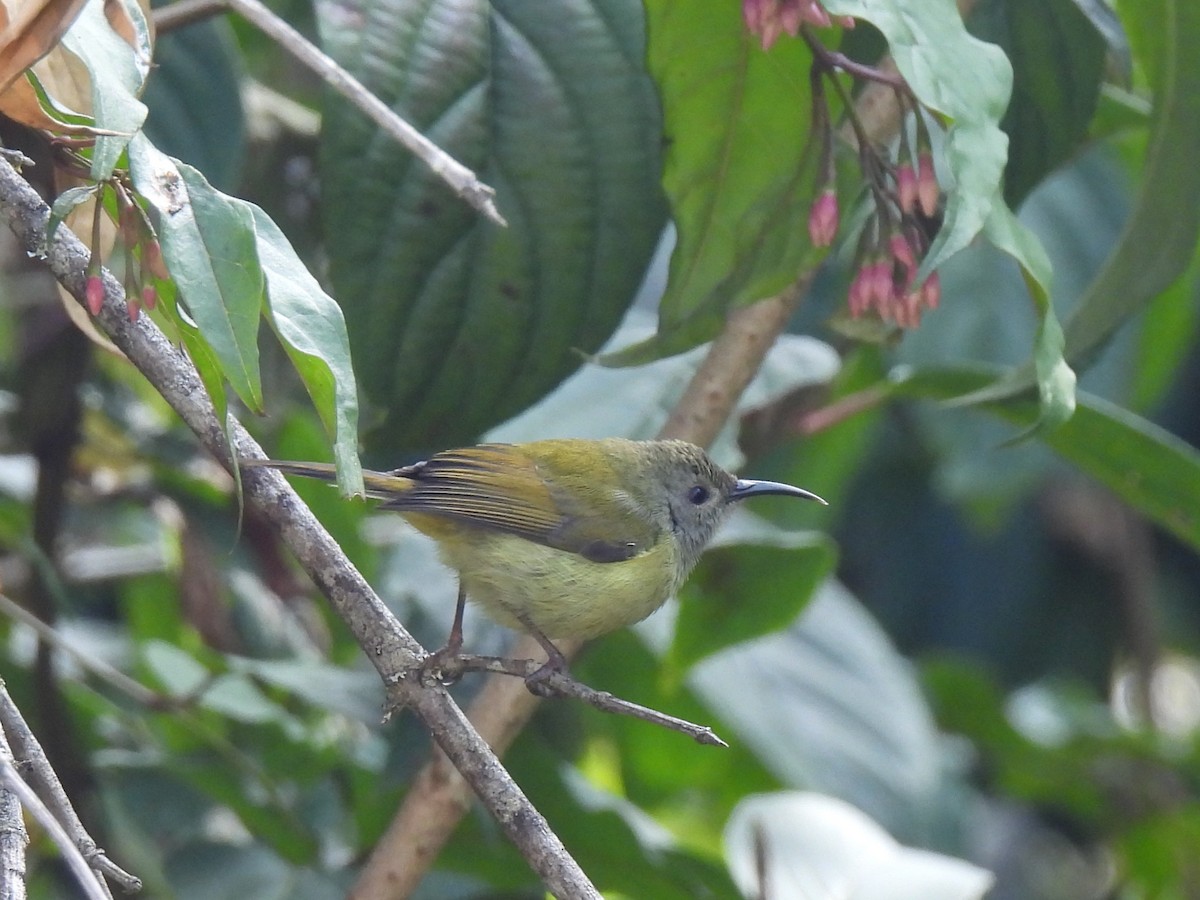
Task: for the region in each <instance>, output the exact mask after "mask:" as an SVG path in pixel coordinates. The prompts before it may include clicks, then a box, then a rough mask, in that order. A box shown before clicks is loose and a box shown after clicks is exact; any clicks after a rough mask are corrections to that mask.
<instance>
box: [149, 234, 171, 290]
mask: <svg viewBox="0 0 1200 900" xmlns="http://www.w3.org/2000/svg"><path fill="white" fill-rule="evenodd" d="M142 265H143V266H144V267H145V269H146V271H147V272H149V273H150V274H151V275H153V276H154V277H155V278H158V279H161V280H162V281H166V280H167V279H169V278H170V277H171V273H170V272H168V271H167V264H166V262H165V261H164V260H163V255H162V247H161V246H159V243H158V241H157V240H156V239H154V238H150V239H149V240H148V241H146V242H145V243H143V244H142Z"/></svg>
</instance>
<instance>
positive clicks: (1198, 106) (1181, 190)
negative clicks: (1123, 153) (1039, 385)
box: [970, 0, 1200, 402]
mask: <svg viewBox="0 0 1200 900" xmlns="http://www.w3.org/2000/svg"><path fill="white" fill-rule="evenodd" d="M1161 14H1162V24H1163V27H1162V29H1161V41H1162V43H1161V50H1162V55H1161V56H1160V57H1156V58H1155V60H1154V62H1155V63H1156V65H1155V67H1154V70H1153V71H1154V73H1155V74H1156V77H1154V78H1152V82H1153V83H1154V84H1155V96H1154V112H1153V116H1152V123H1151V139H1150V144H1149V147H1148V149H1147V154H1146V160H1145V164H1144V166H1143V167H1142V172H1141V176H1142V181H1141V187H1140V189H1139V192H1138V196H1137V200H1136V201H1135V205H1134V209H1133V213H1132V215H1131V216H1130V219H1129V221H1128V223H1127V224H1126V226H1125V231H1124V233H1123V234H1122V236H1121V239H1120V242H1119V243H1118V245H1117V247H1116V249H1115V250H1114V251H1113V253H1112V255H1111V256H1110V257H1109V260H1108V263H1107V264H1106V265H1105V267H1104V269H1103V270H1102V271H1101V272H1100V274H1099V275H1097V276H1096V279H1095V280H1094V281H1093V282H1092V284H1091V286H1090V287H1089V288H1088V290H1087V291H1086V292H1085V294H1084V296H1083V297H1082V298H1081V299H1080V301H1079V303H1078V304H1077V305H1076V307H1075V308H1074V309H1073V310H1072V312H1071V314H1070V316H1069V317H1068V318H1067V319H1066V322H1065V324H1064V326H1063V336H1064V341H1065V345H1064V355H1065V359H1066V360H1067V362H1068V363H1069V364H1071V365H1073V366H1075V367H1079V366H1086V365H1088V363H1090V362H1091V361H1092V359H1093V358H1094V356H1095V354H1097V353H1098V352H1099V351H1100V350H1101V349H1102V348H1103V347H1104V346H1105V345H1106V343H1107V342H1108V340H1109V339H1110V338H1111V337H1112V335H1113V333H1114V332H1115V331H1116V330H1117V329H1118V328H1119V327H1120V326H1121V325H1122V324H1123V323H1124V322H1125V321H1126V320H1128V318H1129V317H1130V316H1132V315H1133V314H1134V313H1136V312H1138V311H1140V310H1141V309H1143V308H1144V307H1145V306H1146V305H1147V304H1148V303H1149V302H1150V301H1151V300H1152V299H1153V298H1154V297H1155V296H1157V295H1158V294H1159V293H1161V292H1162V291H1164V290H1166V289H1167V288H1168V287H1169V286H1170V285H1171V284H1172V283H1174V282H1175V281H1176V279H1178V278H1179V276H1180V275H1181V274H1182V273H1183V271H1184V270H1185V269H1186V268H1187V266H1188V265H1189V264H1190V263H1191V260H1192V258H1193V255H1194V253H1195V250H1196V246H1197V243H1198V239H1200V168H1198V167H1197V166H1195V165H1194V159H1193V157H1194V154H1193V153H1192V149H1193V148H1194V147H1196V146H1200V69H1198V68H1197V67H1196V66H1195V65H1194V64H1193V63H1192V58H1191V48H1192V47H1194V46H1195V45H1196V42H1197V41H1200V5H1197V4H1194V3H1190V2H1187V0H1162V4H1161ZM1040 374H1041V372H1040V367H1039V369H1037V370H1035V368H1034V366H1033V364H1032V363H1031V364H1030V365H1027V366H1024V367H1022V368H1019V369H1017V370H1016V371H1014V372H1013V373H1010V374H1009V375H1008V376H1007V377H1005V378H1003V379H1002V380H1000V381H999V382H997V383H996V384H995V385H992V386H989V387H988V388H986V389H984V390H981V391H978V392H976V393H975V394H974V395H972V397H971V398H970V399H971V401H973V402H994V401H997V400H1001V399H1004V398H1009V397H1014V396H1017V395H1019V394H1021V393H1023V392H1025V391H1027V390H1029V388H1031V387H1032V386H1033V385H1034V383H1035V382H1036V381H1037V380H1038V378H1039V377H1040Z"/></svg>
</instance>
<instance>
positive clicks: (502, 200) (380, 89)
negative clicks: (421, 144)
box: [322, 0, 665, 459]
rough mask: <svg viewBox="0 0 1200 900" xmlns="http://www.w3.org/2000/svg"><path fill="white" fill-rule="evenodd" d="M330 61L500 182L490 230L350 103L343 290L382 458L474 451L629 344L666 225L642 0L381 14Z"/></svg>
mask: <svg viewBox="0 0 1200 900" xmlns="http://www.w3.org/2000/svg"><path fill="white" fill-rule="evenodd" d="M322 32H323V35H324V37H325V40H326V43H327V46H328V47H329V49H330V52H331V53H332V54H333V55H334V56H335V57H336V58H337V59H338V60H339V61H341V62H342V63H343V64H344V65H347V66H348V67H349V68H350V69H351V70H352V71H353V72H354V73H355V74H356V75H357V76H359V77H360V78H361V79H362V80H363V81H364V82H365V83H366V85H367V86H368V87H369V88H371V89H372V90H373V91H375V92H376V93H377V94H378V95H380V96H381V97H383V98H384V100H385V102H388V103H389V104H390V105H392V106H393V107H394V108H395V109H396V110H397V111H398V112H400V113H401V114H402V115H404V116H405V117H406V118H407V119H408V120H409V121H411V122H412V123H413V124H414V125H416V126H417V127H418V128H420V129H421V130H422V131H423V132H425V133H426V134H428V135H429V137H430V138H431V139H432V140H434V141H436V142H437V143H438V144H439V145H440V146H441V147H443V148H445V149H446V150H447V151H448V152H450V153H451V154H453V155H454V156H455V157H456V158H458V159H460V160H461V161H462V162H464V163H465V164H467V165H469V166H471V167H472V168H474V169H475V170H476V171H477V172H478V173H479V174H480V176H481V177H482V178H483V179H484V180H485V181H486V182H488V183H490V184H491V185H493V186H494V187H495V188H496V190H497V192H498V196H497V203H498V206H499V208H500V210H501V212H502V213H503V214H504V215H505V216H506V217H507V218H508V220H509V223H510V225H509V227H508V228H506V229H498V228H497V227H496V226H494V225H493V224H491V223H488V222H486V221H483V220H481V219H480V218H479V217H478V216H477V214H476V213H475V212H473V211H472V210H471V209H470V208H468V207H467V206H466V205H465V204H463V203H462V201H461V200H459V199H458V198H456V197H454V196H452V195H451V194H450V192H449V191H448V190H447V188H446V187H445V186H444V185H443V184H442V183H441V181H440V180H439V179H437V178H435V177H434V176H432V175H431V174H430V173H429V172H428V170H427V169H426V167H425V165H424V164H423V163H420V162H418V161H416V160H415V159H413V158H412V156H411V155H410V154H409V153H408V152H407V151H405V150H403V149H401V148H399V147H398V146H396V145H395V143H394V142H393V141H392V139H391V138H388V137H386V136H385V135H383V134H381V133H380V132H379V131H378V129H377V128H376V127H375V125H374V124H371V123H369V122H367V121H366V120H365V119H364V118H363V117H362V116H361V115H360V114H359V113H357V112H356V111H354V110H352V109H351V107H350V105H349V104H347V103H346V102H344V101H343V100H341V99H340V98H333V96H332V95H331V98H330V102H329V103H328V106H327V109H326V111H325V128H324V132H323V138H322V141H323V144H322V165H323V167H324V171H323V178H324V184H325V187H324V189H323V197H324V202H323V209H324V211H325V213H326V225H327V228H326V232H327V234H328V238H329V252H330V277H331V279H332V281H333V284H334V286H335V288H336V293H337V295H338V298H339V300H340V302H341V304H342V308H343V310H344V311H345V313H346V320H347V325H348V327H349V331H350V339H351V347H352V348H353V351H354V357H355V360H356V362H357V366H358V371H359V375H360V377H361V379H362V386H363V390H364V396H365V398H366V399H368V400H369V401H370V402H371V403H372V404H373V405H374V406H376V407H377V408H378V409H379V411H380V413H381V415H380V416H379V421H377V422H373V423H372V429H371V431H370V432H369V433H368V435H367V438H366V440H367V443H368V444H369V445H370V447H371V449H372V451H373V452H374V453H375V454H376V455H377V457H379V458H392V459H394V458H395V457H396V456H397V455H398V454H400V453H401V452H403V451H406V450H411V449H413V448H418V447H428V446H430V445H447V444H453V443H457V442H462V441H467V440H473V439H474V438H475V437H476V436H477V435H478V434H479V433H480V432H481V431H483V430H484V429H486V428H487V427H489V426H491V425H494V424H496V423H497V422H499V421H502V420H503V419H505V418H507V417H509V416H511V415H513V414H514V413H516V412H518V411H519V410H521V409H523V408H525V407H526V406H528V405H530V404H531V403H532V402H533V401H535V400H537V399H538V398H539V397H541V396H542V395H543V394H545V393H546V392H547V391H548V390H549V389H550V388H552V387H553V386H554V385H556V384H557V383H558V382H559V381H561V380H562V378H563V377H564V376H566V375H567V374H569V373H570V372H572V371H573V370H574V369H576V368H577V367H578V366H579V364H580V363H581V362H582V360H583V357H582V356H581V355H580V351H583V352H584V353H588V352H592V351H595V350H596V349H597V348H598V347H599V346H600V345H601V344H602V343H603V342H604V340H605V339H606V338H607V337H608V336H609V335H610V334H611V333H612V331H613V329H614V328H615V327H616V325H617V323H618V322H619V320H620V317H621V315H622V313H624V311H625V309H626V308H627V307H628V305H629V303H630V300H631V299H632V297H633V293H634V291H635V290H636V288H637V285H638V283H639V282H640V280H641V278H642V274H643V271H644V269H645V267H646V264H647V262H648V261H649V259H650V256H651V253H652V251H653V249H654V246H655V244H656V242H657V240H658V237H659V233H660V231H661V229H662V226H663V224H664V221H665V204H664V202H663V199H662V194H661V190H660V188H659V187H658V173H659V155H660V150H659V123H658V104H657V101H656V98H655V96H654V91H653V84H652V82H651V81H650V79H649V77H648V76H647V75H646V72H645V69H644V67H643V65H642V61H641V60H642V55H643V50H644V46H643V45H644V42H643V36H642V28H641V16H640V5H639V4H638V3H637V2H635V0H586V2H580V3H576V4H574V5H572V6H571V7H570V8H569V9H567V8H565V7H559V6H544V5H542V4H536V3H528V2H525V0H495V2H492V3H488V2H485V0H465V2H458V3H453V4H430V3H424V2H411V0H410V2H387V0H363V2H361V3H360V4H357V5H356V15H355V17H354V18H353V20H352V21H351V20H349V19H346V18H345V17H341V18H339V19H337V20H336V21H335V20H333V19H329V20H327V21H324V22H323V23H322Z"/></svg>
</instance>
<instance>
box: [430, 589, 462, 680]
mask: <svg viewBox="0 0 1200 900" xmlns="http://www.w3.org/2000/svg"><path fill="white" fill-rule="evenodd" d="M466 607H467V591H466V589H465V588H464V587H463V585H462V582H461V581H460V582H459V583H458V602H457V603H456V604H455V607H454V622H453V624H452V625H451V626H450V636H449V637H448V638H446V646H444V647H442V648H441V649H440V650H435V651H433V653H430V654H429V656H427V657H425V659H424V660H423V661H422V662H421V672H422V673H425V674H432V675H434V677H436V678H437V679H438V681H440V682H442V683H443V684H453V683H454V682H456V681H458V679H459V678H461V677H462V672H461V671H456V670H455V668H456V667H454V666H453V665H449V666H448V665H447V664H448V663H450V664H452V663H453V662H454V661H455V660H457V659H458V658H459V654H460V653H461V652H462V645H463V614H464V612H465V610H466Z"/></svg>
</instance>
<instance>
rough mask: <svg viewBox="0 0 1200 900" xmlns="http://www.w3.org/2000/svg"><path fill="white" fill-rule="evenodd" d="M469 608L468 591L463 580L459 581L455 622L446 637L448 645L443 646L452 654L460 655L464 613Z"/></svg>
mask: <svg viewBox="0 0 1200 900" xmlns="http://www.w3.org/2000/svg"><path fill="white" fill-rule="evenodd" d="M466 608H467V591H466V588H464V587H463V585H462V582H461V581H460V582H459V583H458V602H457V603H456V604H455V606H454V623H453V624H452V625H451V626H450V637H448V638H446V646H445V647H443V648H442V650H445V651H446V652H447V653H449V654H450V655H451V656H458V654H459V651H461V650H462V645H463V633H462V631H463V613H464V612H465V610H466Z"/></svg>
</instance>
